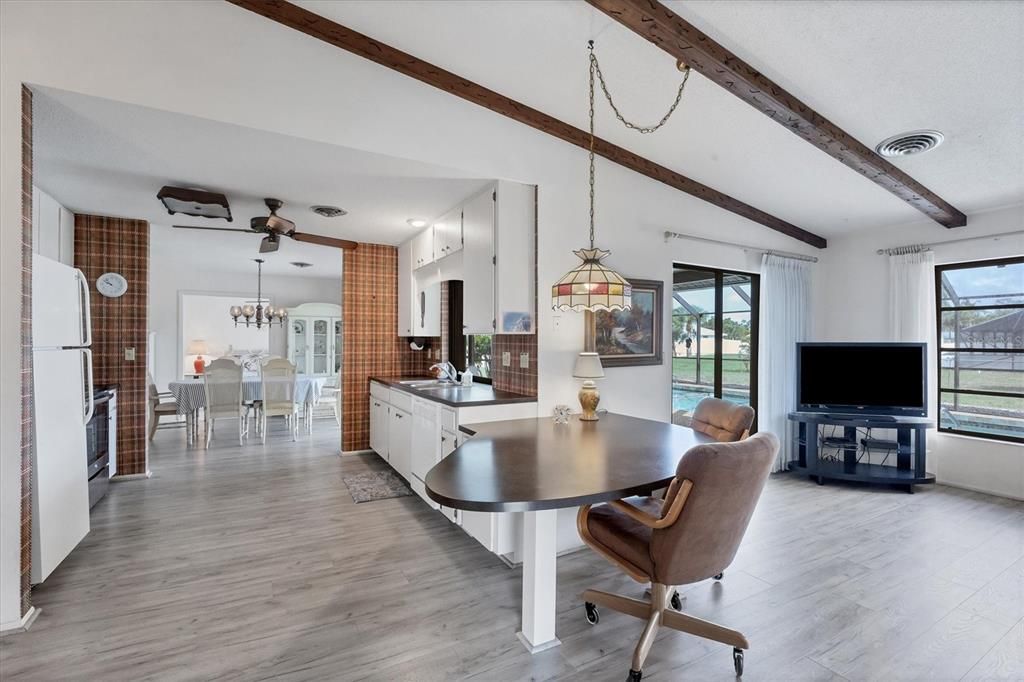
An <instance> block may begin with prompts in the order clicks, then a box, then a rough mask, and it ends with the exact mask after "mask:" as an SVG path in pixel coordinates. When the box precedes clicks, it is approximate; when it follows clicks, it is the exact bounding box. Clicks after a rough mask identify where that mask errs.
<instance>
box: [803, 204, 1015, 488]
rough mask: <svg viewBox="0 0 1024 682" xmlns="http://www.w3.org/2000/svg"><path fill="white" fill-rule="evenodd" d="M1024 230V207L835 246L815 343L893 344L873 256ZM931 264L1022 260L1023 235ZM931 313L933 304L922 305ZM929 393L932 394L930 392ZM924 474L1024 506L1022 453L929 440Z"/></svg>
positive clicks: (823, 280) (1001, 446)
mask: <svg viewBox="0 0 1024 682" xmlns="http://www.w3.org/2000/svg"><path fill="white" fill-rule="evenodd" d="M1021 229H1024V206H1018V207H1015V208H1007V209H1002V210H997V211H989V212H986V213H979V214H975V215H972V216H970V218H969V221H968V224H967V226H966V227H963V228H959V229H955V230H946V229H944V228H942V227H940V226H938V225H936V224H935V223H933V222H930V221H920V222H915V223H911V224H907V225H894V226H891V227H887V228H883V229H879V230H872V231H868V232H857V233H856V234H854V235H851V236H849V237H846V238H842V239H833V240H831V241H830V242H829V248H828V249H827V250H826V251H825V253H824V254H823V255H822V262H821V263H820V264H819V266H818V284H819V289H820V291H819V294H820V295H819V296H818V298H817V302H816V305H815V315H814V328H815V336H816V337H817V339H818V340H821V341H879V340H883V341H884V340H891V339H892V333H891V330H890V328H889V287H888V284H889V282H888V277H889V270H888V267H889V266H888V261H887V257H886V256H880V255H878V254H877V253H876V251H877V249H883V248H889V247H894V246H904V245H907V244H914V243H922V242H926V243H931V242H938V241H942V240H946V239H958V238H961V237H968V236H974V235H985V234H997V233H1000V232H1010V231H1014V230H1021ZM934 250H935V262H936V263H937V264H940V265H941V264H943V263H955V262H962V261H972V260H983V259H986V258H1000V257H1006V256H1014V255H1021V254H1024V235H1018V236H1015V237H1010V238H1004V239H1000V240H998V241H997V240H992V239H979V240H972V241H968V242H960V243H957V244H950V245H949V246H937V247H935V249H934ZM922 305H930V306H934V305H935V302H934V301H922ZM930 390H932V389H930ZM928 468H929V470H930V471H932V473H934V474H935V475H936V477H937V479H938V480H939V481H940V482H941V483H948V484H950V485H956V486H962V487H965V488H971V489H973V490H980V491H983V492H990V493H994V494H997V495H1005V496H1007V497H1015V498H1018V499H1024V446H1022V445H1018V444H1014V443H1003V442H999V441H992V440H985V439H981V438H972V437H968V436H959V435H953V434H946V433H938V432H932V433H931V434H930V435H929V437H928Z"/></svg>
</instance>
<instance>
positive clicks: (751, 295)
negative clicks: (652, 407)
mask: <svg viewBox="0 0 1024 682" xmlns="http://www.w3.org/2000/svg"><path fill="white" fill-rule="evenodd" d="M757 301H758V276H757V275H751V274H748V273H741V272H731V271H727V270H717V269H714V268H704V267H698V266H689V265H676V266H675V268H674V270H673V276H672V418H673V421H684V419H683V418H685V417H688V416H689V415H690V414H692V412H693V408H694V407H696V405H697V403H698V402H700V401H701V399H703V398H707V397H709V396H714V397H716V398H724V399H725V400H731V401H733V402H736V403H741V404H744V405H751V406H753V407H754V409H755V410H756V409H757Z"/></svg>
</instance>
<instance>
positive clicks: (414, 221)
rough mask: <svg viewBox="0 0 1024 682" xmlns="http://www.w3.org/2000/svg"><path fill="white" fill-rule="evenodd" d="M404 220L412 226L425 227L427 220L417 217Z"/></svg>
mask: <svg viewBox="0 0 1024 682" xmlns="http://www.w3.org/2000/svg"><path fill="white" fill-rule="evenodd" d="M405 222H407V223H409V224H410V225H412V226H413V227H426V226H427V221H426V220H420V219H419V218H409V219H408V220H406V221H405Z"/></svg>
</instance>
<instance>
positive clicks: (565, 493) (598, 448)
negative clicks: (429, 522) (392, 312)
mask: <svg viewBox="0 0 1024 682" xmlns="http://www.w3.org/2000/svg"><path fill="white" fill-rule="evenodd" d="M460 429H461V430H462V431H463V432H464V433H465V435H467V436H468V439H467V440H465V442H464V443H463V444H462V445H461V446H459V447H458V448H456V449H455V450H454V451H453V452H452V453H451V454H450V455H448V456H447V457H445V458H444V459H442V460H441V461H440V462H438V463H437V464H436V465H435V466H434V467H433V468H432V469H431V470H430V471H429V472H428V473H427V477H426V481H425V483H426V491H427V495H428V496H429V497H430V498H431V499H433V500H434V501H435V502H438V503H439V504H441V505H444V506H446V507H451V508H454V509H464V510H467V511H482V512H522V513H523V524H522V529H523V530H522V533H523V537H522V546H523V557H522V558H523V586H522V602H521V612H522V628H521V629H520V631H519V632H518V633H517V636H518V637H519V640H520V641H521V642H522V643H523V645H524V646H526V648H527V650H529V651H530V652H531V653H537V652H539V651H543V650H545V649H549V648H551V647H554V646H558V644H560V642H559V640H558V638H557V636H556V633H555V586H556V552H557V543H556V539H557V530H558V519H557V514H558V510H559V509H566V508H573V507H579V506H582V505H586V504H597V503H601V502H608V501H610V500H618V499H623V498H626V497H630V496H632V495H649V494H651V493H652V492H653V491H655V490H659V489H661V488H664V487H666V486H667V485H668V484H669V483H670V482H671V481H672V479H673V478H674V477H675V472H676V466H677V465H678V464H679V460H680V458H682V456H683V455H684V454H685V453H686V451H687V450H689V449H690V448H692V447H694V446H696V445H700V444H703V443H710V442H714V439H712V438H711V437H709V436H706V435H704V434H702V433H699V432H697V431H694V430H693V429H691V428H689V427H684V426H677V425H674V424H670V423H666V422H660V421H653V420H650V419H641V418H638V417H630V416H627V415H623V414H614V413H606V414H603V415H601V417H600V420H599V421H582V420H580V419H579V418H578V417H577V416H572V417H570V419H569V422H568V423H559V422H557V421H556V420H554V419H552V418H550V417H542V418H533V419H513V420H508V421H499V422H487V423H482V424H470V425H467V426H460Z"/></svg>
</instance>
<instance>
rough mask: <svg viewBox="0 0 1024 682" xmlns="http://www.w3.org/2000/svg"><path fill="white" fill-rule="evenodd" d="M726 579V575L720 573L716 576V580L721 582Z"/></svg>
mask: <svg viewBox="0 0 1024 682" xmlns="http://www.w3.org/2000/svg"><path fill="white" fill-rule="evenodd" d="M724 577H725V573H719V574H718V575H716V576H715V580H721V579H722V578H724Z"/></svg>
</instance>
